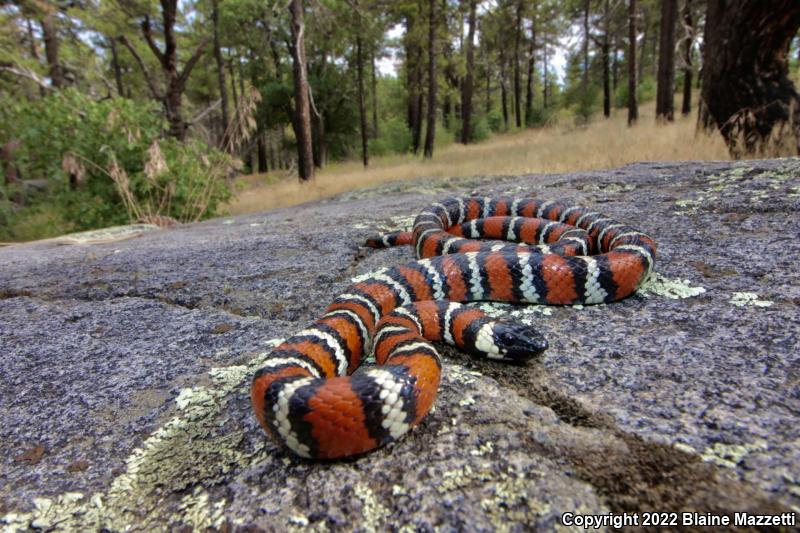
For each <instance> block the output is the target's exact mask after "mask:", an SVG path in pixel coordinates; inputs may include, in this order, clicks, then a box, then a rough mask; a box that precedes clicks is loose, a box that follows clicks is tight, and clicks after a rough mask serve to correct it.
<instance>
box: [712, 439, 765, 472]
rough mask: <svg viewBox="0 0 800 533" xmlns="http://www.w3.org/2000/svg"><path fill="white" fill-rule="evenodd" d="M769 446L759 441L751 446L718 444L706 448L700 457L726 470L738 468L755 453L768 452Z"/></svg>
mask: <svg viewBox="0 0 800 533" xmlns="http://www.w3.org/2000/svg"><path fill="white" fill-rule="evenodd" d="M768 447H769V446H768V445H767V442H766V441H763V440H758V441H756V442H753V443H750V444H722V443H721V442H717V443H716V444H714V445H713V446H710V447H708V448H706V449H705V450H704V451H703V453H702V454H701V455H700V457H702V458H703V461H706V462H709V463H714V464H715V465H718V466H723V467H725V468H736V466H737V465H738V464H739V463H741V462H742V460H743V459H744V458H745V457H747V455H748V454H750V453H751V452H754V451H759V450H766V449H767V448H768Z"/></svg>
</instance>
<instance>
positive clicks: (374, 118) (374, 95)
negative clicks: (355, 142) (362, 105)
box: [370, 44, 378, 139]
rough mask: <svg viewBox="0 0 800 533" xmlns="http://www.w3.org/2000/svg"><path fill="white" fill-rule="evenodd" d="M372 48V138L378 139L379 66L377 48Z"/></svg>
mask: <svg viewBox="0 0 800 533" xmlns="http://www.w3.org/2000/svg"><path fill="white" fill-rule="evenodd" d="M376 46H377V44H376V45H373V46H372V47H370V63H371V64H372V138H373V139H377V138H378V64H377V61H376V60H375V47H376Z"/></svg>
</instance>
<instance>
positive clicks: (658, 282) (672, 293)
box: [638, 272, 706, 300]
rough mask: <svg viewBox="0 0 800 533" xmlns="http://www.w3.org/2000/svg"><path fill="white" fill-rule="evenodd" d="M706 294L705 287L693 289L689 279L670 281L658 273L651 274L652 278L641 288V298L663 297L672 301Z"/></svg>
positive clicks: (639, 291)
mask: <svg viewBox="0 0 800 533" xmlns="http://www.w3.org/2000/svg"><path fill="white" fill-rule="evenodd" d="M704 292H706V289H705V288H703V287H692V286H691V281H689V280H688V279H685V280H684V279H670V278H667V277H666V276H662V275H661V274H659V273H658V272H653V273H652V274H650V278H649V279H648V280H647V281H645V282H644V283H643V284H642V286H641V287H639V290H638V293H639V294H640V295H641V296H644V297H649V296H653V295H656V296H663V297H664V298H670V299H672V300H677V299H682V298H691V297H693V296H697V295H700V294H703V293H704Z"/></svg>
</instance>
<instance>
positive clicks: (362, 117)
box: [356, 30, 369, 168]
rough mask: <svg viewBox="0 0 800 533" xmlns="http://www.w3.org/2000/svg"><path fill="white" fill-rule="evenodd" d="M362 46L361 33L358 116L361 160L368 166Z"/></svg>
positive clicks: (358, 47) (358, 61) (358, 52)
mask: <svg viewBox="0 0 800 533" xmlns="http://www.w3.org/2000/svg"><path fill="white" fill-rule="evenodd" d="M359 31H360V30H359ZM362 48H363V46H362V42H361V35H357V36H356V77H357V82H358V116H359V118H360V125H361V160H362V161H363V162H364V168H367V167H368V166H369V132H368V131H367V109H366V106H365V105H364V54H363V51H362Z"/></svg>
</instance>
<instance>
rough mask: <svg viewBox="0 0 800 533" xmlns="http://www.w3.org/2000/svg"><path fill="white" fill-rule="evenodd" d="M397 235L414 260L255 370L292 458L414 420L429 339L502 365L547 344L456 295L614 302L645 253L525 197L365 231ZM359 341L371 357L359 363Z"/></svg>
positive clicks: (373, 441)
mask: <svg viewBox="0 0 800 533" xmlns="http://www.w3.org/2000/svg"><path fill="white" fill-rule="evenodd" d="M476 239H492V240H490V241H480V240H476ZM498 239H499V240H504V241H510V242H507V243H503V242H498ZM407 243H410V244H412V245H413V247H414V250H415V253H416V256H417V258H419V259H418V260H417V261H413V262H410V263H407V264H405V265H399V266H395V267H392V268H390V269H387V270H385V271H379V272H376V273H373V274H372V275H370V276H369V277H368V278H366V279H364V280H363V281H360V282H358V283H355V284H353V285H351V286H350V287H349V288H348V289H347V290H345V291H344V292H343V293H342V294H340V295H339V296H338V297H337V298H336V299H335V300H334V301H333V303H331V304H330V306H328V308H327V310H326V311H325V314H324V315H323V316H322V317H321V318H320V319H319V320H317V321H316V322H314V323H313V324H311V325H310V326H309V327H308V328H306V329H304V330H303V331H301V332H299V333H297V334H295V335H294V336H292V337H290V338H289V339H287V340H286V341H284V342H283V343H281V344H280V345H279V346H278V347H276V348H275V350H274V351H273V352H272V353H271V354H270V355H269V356H268V358H267V360H266V362H265V364H264V367H263V368H262V369H261V370H259V371H258V372H257V373H256V375H255V378H254V380H253V386H252V392H251V399H252V403H253V409H254V410H255V414H256V417H257V418H258V420H259V422H260V423H261V425H262V427H263V428H264V429H265V430H266V432H267V433H268V434H269V435H270V436H271V437H273V438H274V439H275V440H276V441H278V442H279V443H281V444H283V445H284V446H286V447H287V448H289V449H290V450H291V451H293V452H294V453H296V454H297V455H300V456H302V457H309V458H316V459H335V458H340V457H347V456H352V455H358V454H362V453H365V452H368V451H370V450H373V449H375V448H378V447H380V446H382V445H384V444H386V443H388V442H391V441H393V440H395V439H397V438H399V437H401V436H402V435H403V434H404V433H406V432H407V431H408V430H409V429H410V428H411V427H413V426H415V425H417V424H419V423H420V421H422V420H423V419H424V418H425V416H426V415H427V413H428V411H429V410H430V408H431V406H432V405H433V402H434V400H435V398H436V393H437V390H438V387H439V380H440V375H441V361H440V359H439V354H438V353H437V351H436V349H435V347H434V346H433V344H431V342H445V343H448V344H452V345H454V346H457V347H458V348H460V349H462V350H464V351H467V352H470V353H472V354H474V355H476V356H478V357H485V358H489V359H497V360H505V361H524V360H527V359H529V358H530V357H533V356H535V355H537V354H539V353H541V352H542V351H543V350H544V349H546V347H547V343H546V341H545V339H544V338H543V337H542V336H541V335H540V334H539V333H537V332H536V331H535V330H534V329H533V328H531V327H529V326H525V325H522V324H517V323H514V322H509V321H506V320H495V319H492V318H490V317H488V316H487V315H486V314H484V313H483V312H481V311H479V310H477V309H474V308H471V307H469V306H465V305H462V303H461V302H472V301H482V300H483V301H487V300H488V301H501V302H523V303H535V304H550V305H570V304H597V303H606V302H613V301H617V300H620V299H622V298H626V297H627V296H630V295H631V294H633V293H634V292H635V291H636V289H637V288H638V287H639V286H640V285H641V284H642V283H643V282H644V281H645V280H646V279H647V277H648V276H649V274H650V272H652V270H653V267H654V264H655V255H656V245H655V242H654V241H653V240H652V239H651V238H650V237H648V236H647V235H645V234H644V233H642V232H640V231H638V230H636V229H635V228H632V227H630V226H627V225H625V224H622V223H620V222H617V221H615V220H614V219H612V218H610V217H607V216H604V215H602V214H600V213H597V212H595V211H592V210H590V209H587V208H583V207H576V206H571V205H569V204H567V203H563V202H553V201H542V200H538V199H530V198H518V199H514V198H463V199H461V198H452V199H448V200H444V201H442V202H439V203H435V204H433V205H431V206H429V207H427V208H426V209H424V210H423V211H422V212H421V213H420V214H419V215H418V216H417V217H416V220H415V221H414V227H413V230H412V232H411V233H410V234H409V233H403V232H395V233H392V234H388V235H386V236H379V237H375V238H371V239H369V240H368V241H367V245H368V246H372V247H376V248H378V247H384V246H392V245H398V244H407ZM371 351H372V352H374V354H375V357H376V360H377V365H363V366H362V365H361V363H362V361H363V360H364V359H365V358H366V357H367V355H369V354H370V352H371Z"/></svg>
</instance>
